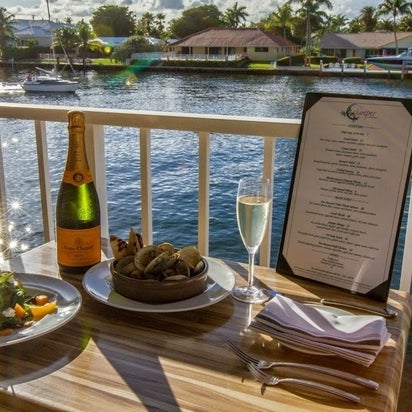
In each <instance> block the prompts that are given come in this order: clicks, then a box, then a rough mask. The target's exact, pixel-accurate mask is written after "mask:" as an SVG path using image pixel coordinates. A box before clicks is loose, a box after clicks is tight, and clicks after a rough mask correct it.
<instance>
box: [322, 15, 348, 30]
mask: <svg viewBox="0 0 412 412" xmlns="http://www.w3.org/2000/svg"><path fill="white" fill-rule="evenodd" d="M347 27H348V19H347V17H346V16H344V15H343V14H332V15H330V16H328V18H327V19H326V24H325V25H324V27H323V30H322V31H323V32H327V31H328V32H330V33H344V32H345V31H347Z"/></svg>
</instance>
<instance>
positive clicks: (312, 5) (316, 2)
mask: <svg viewBox="0 0 412 412" xmlns="http://www.w3.org/2000/svg"><path fill="white" fill-rule="evenodd" d="M286 3H288V4H294V3H298V4H300V5H301V6H302V10H303V12H304V13H305V19H306V30H305V32H306V35H305V37H306V47H305V60H306V64H308V65H310V54H311V37H312V20H313V17H316V16H318V17H321V13H323V15H326V13H324V12H322V11H320V10H319V9H320V8H321V7H326V8H328V9H329V10H331V9H332V8H333V5H332V2H331V1H330V0H288V1H287V2H286Z"/></svg>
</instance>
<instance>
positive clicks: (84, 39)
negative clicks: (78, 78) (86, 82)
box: [76, 19, 98, 72]
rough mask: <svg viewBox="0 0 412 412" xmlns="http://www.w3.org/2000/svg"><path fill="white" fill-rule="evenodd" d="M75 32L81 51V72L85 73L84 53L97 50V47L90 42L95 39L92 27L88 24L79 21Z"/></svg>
mask: <svg viewBox="0 0 412 412" xmlns="http://www.w3.org/2000/svg"><path fill="white" fill-rule="evenodd" d="M76 30H77V34H78V39H79V48H80V50H81V52H82V53H81V54H82V59H83V71H84V72H85V71H86V52H87V50H89V49H92V50H94V49H97V48H98V46H96V45H95V43H93V42H91V40H93V39H94V38H96V35H95V34H94V32H93V29H92V27H91V26H90V24H88V23H86V22H85V21H84V19H81V20H80V21H79V22H78V23H77V24H76Z"/></svg>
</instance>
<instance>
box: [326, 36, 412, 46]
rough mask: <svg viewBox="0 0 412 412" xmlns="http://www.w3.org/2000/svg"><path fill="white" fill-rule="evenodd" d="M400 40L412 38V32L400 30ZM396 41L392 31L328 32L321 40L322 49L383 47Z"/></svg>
mask: <svg viewBox="0 0 412 412" xmlns="http://www.w3.org/2000/svg"><path fill="white" fill-rule="evenodd" d="M397 37H398V40H401V39H405V38H408V37H410V38H411V45H412V32H398V33H397ZM393 43H394V34H393V33H390V32H365V33H345V34H343V33H326V34H325V35H324V36H323V37H322V39H321V42H320V47H321V48H322V49H383V48H385V46H388V45H392V44H393Z"/></svg>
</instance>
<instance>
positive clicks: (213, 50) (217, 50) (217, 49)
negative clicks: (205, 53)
mask: <svg viewBox="0 0 412 412" xmlns="http://www.w3.org/2000/svg"><path fill="white" fill-rule="evenodd" d="M220 50H221V49H220V47H209V54H214V55H217V54H221V53H220Z"/></svg>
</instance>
